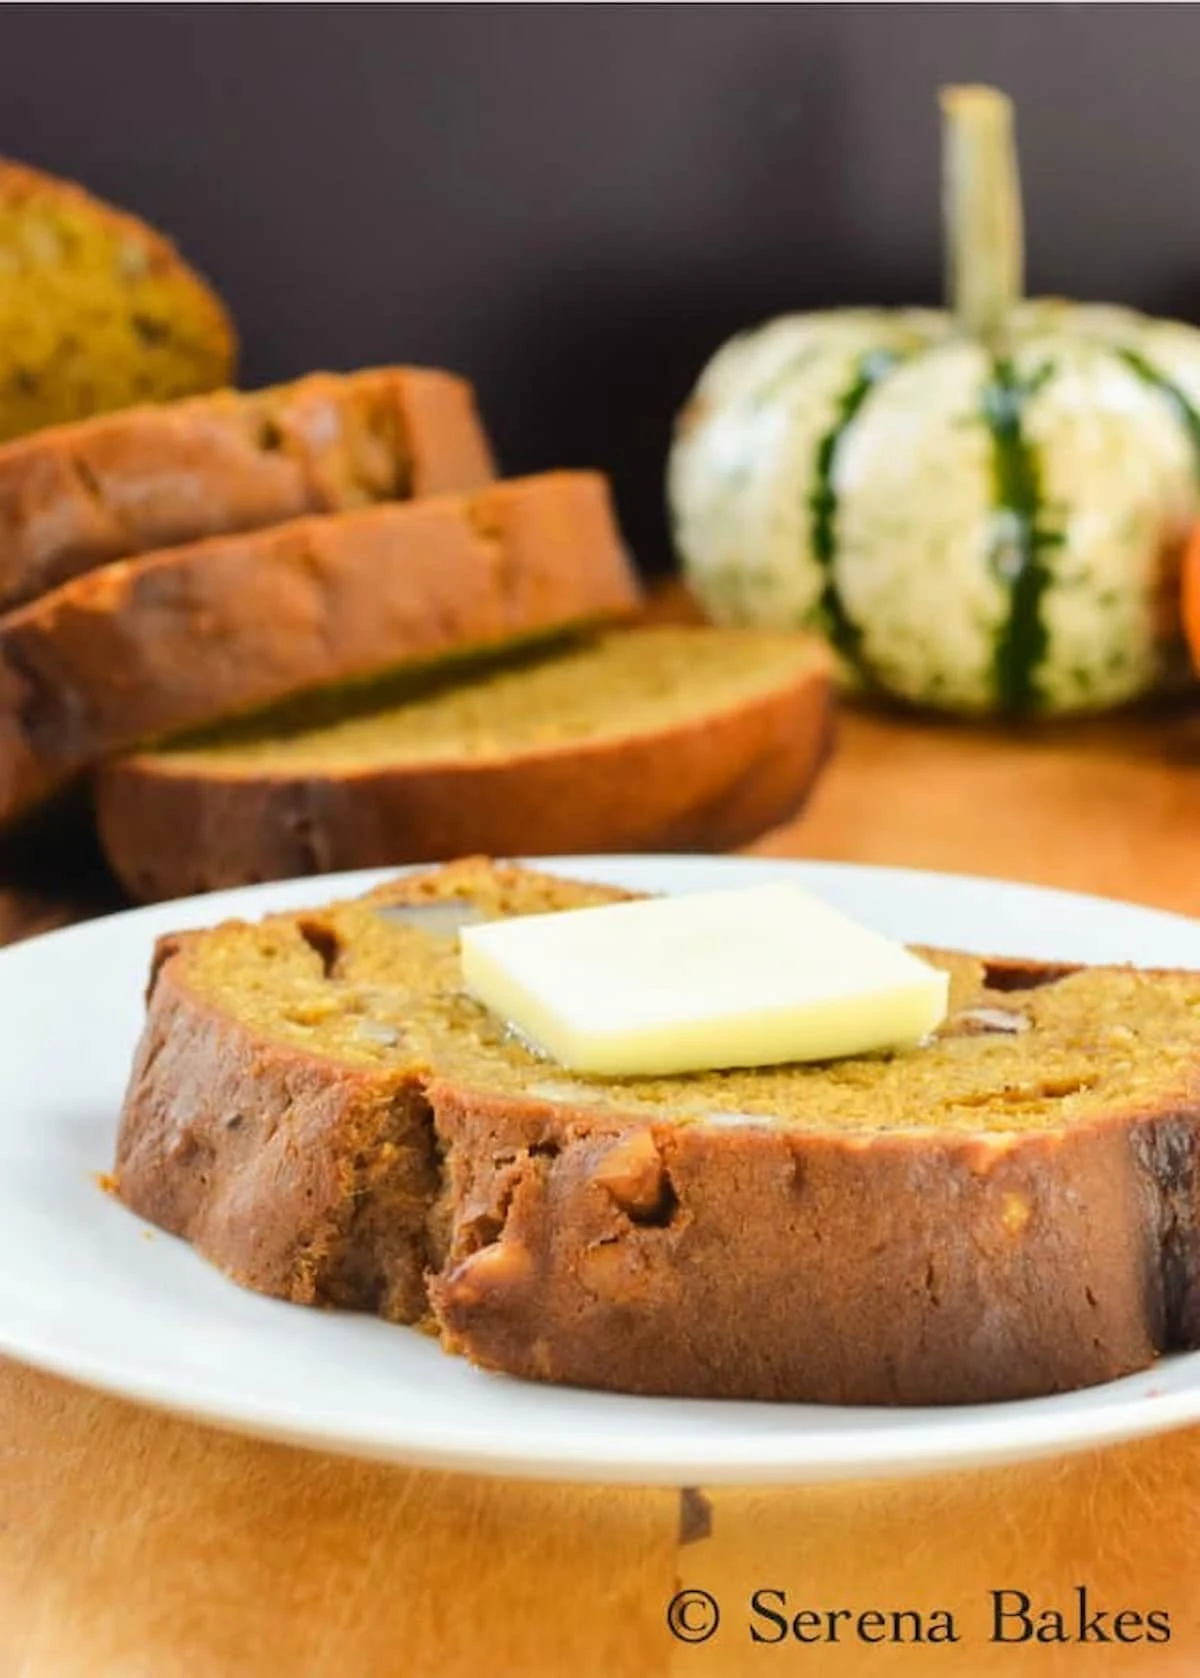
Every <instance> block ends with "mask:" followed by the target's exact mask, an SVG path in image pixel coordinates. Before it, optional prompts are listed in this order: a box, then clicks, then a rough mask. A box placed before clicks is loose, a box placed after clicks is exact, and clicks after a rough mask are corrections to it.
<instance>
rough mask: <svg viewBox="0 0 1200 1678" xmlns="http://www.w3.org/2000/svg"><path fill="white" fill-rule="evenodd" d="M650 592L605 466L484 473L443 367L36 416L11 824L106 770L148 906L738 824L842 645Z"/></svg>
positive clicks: (26, 507) (11, 690)
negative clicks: (47, 422)
mask: <svg viewBox="0 0 1200 1678" xmlns="http://www.w3.org/2000/svg"><path fill="white" fill-rule="evenodd" d="M640 606H641V591H640V588H639V584H638V581H637V575H636V572H635V570H634V568H633V566H632V564H631V561H630V559H629V556H628V554H627V553H626V551H625V548H624V545H623V543H622V540H621V537H620V533H619V530H618V528H617V524H616V521H615V518H614V514H613V508H612V503H611V499H610V495H609V491H608V487H607V485H606V483H605V481H604V479H603V478H602V477H600V476H599V475H597V474H595V473H591V472H575V471H570V472H567V471H563V472H549V473H544V474H541V475H538V476H534V477H527V478H520V479H511V480H507V481H503V482H497V481H495V476H494V466H493V459H492V453H491V450H490V447H489V444H488V440H487V437H486V434H485V432H484V430H483V427H482V425H481V422H480V420H479V417H478V414H477V412H476V407H475V402H474V397H473V394H472V391H471V389H470V387H469V385H467V384H466V383H465V382H464V381H463V380H461V379H459V378H457V377H455V376H453V375H451V374H448V373H443V372H439V371H435V370H428V369H417V368H385V369H376V370H370V371H365V372H360V373H353V374H342V375H338V374H314V375H311V376H310V377H308V378H305V379H302V380H300V381H298V382H297V383H295V384H292V385H289V386H284V387H280V388H278V389H273V390H266V391H259V392H253V393H243V392H235V391H222V392H218V393H216V394H214V395H208V396H200V397H194V398H190V399H187V400H183V401H179V402H175V403H168V404H161V405H158V406H152V407H142V408H135V409H129V410H125V411H122V412H117V413H113V414H108V415H105V416H102V417H98V418H93V419H90V420H85V421H81V422H79V423H76V424H72V425H68V426H59V427H54V428H49V429H44V430H42V431H38V432H34V433H32V434H30V435H29V436H26V437H23V438H21V439H19V440H17V441H14V442H11V443H9V444H7V445H5V446H3V447H0V824H6V823H13V822H15V821H17V820H19V819H20V818H22V817H23V816H24V815H25V814H26V813H27V812H29V811H31V810H33V809H35V808H37V807H38V806H40V805H43V804H45V803H46V802H47V801H49V800H52V799H53V798H54V796H55V795H56V794H57V793H59V792H60V791H61V790H63V789H65V788H67V787H68V786H70V785H71V784H72V783H74V782H76V781H78V780H80V779H82V778H84V777H90V778H91V779H92V783H93V786H94V789H95V797H96V806H97V812H98V818H99V825H100V832H101V837H102V840H103V843H104V847H105V850H106V853H107V855H108V857H109V860H110V862H111V864H112V866H113V868H114V870H115V871H116V873H117V874H118V875H119V876H120V878H121V879H122V880H123V881H124V883H125V884H126V886H127V887H128V888H129V889H130V890H131V892H132V893H133V894H134V895H136V896H138V897H143V898H149V897H163V896H173V895H177V894H179V893H181V892H185V891H193V890H206V889H210V888H212V887H216V886H223V885H232V884H237V883H242V882H244V881H249V880H258V879H264V878H276V877H281V876H284V875H289V874H294V873H299V872H311V871H315V870H320V871H325V870H330V869H337V868H342V867H349V866H366V865H370V864H375V863H380V864H383V863H392V862H405V861H418V860H427V859H433V858H437V857H441V856H446V855H453V854H456V853H458V852H461V851H467V850H481V849H482V850H489V851H497V852H504V853H511V852H525V853H529V854H546V853H547V852H550V851H554V850H574V851H586V850H612V849H637V848H640V849H647V848H713V847H728V846H732V845H736V844H740V843H744V842H746V841H747V840H749V839H751V838H753V837H755V836H756V835H757V834H758V833H760V832H762V831H764V830H765V829H766V828H768V827H770V826H772V825H774V824H775V823H777V822H779V821H781V820H783V819H785V818H786V817H787V816H788V815H790V814H791V813H792V811H794V810H795V809H796V808H797V807H798V805H799V804H800V802H801V801H802V799H803V797H804V795H805V793H806V792H807V790H808V787H809V785H810V784H811V781H812V779H813V777H814V775H815V773H816V770H817V768H818V767H819V764H820V762H821V759H822V756H823V752H824V746H825V742H826V737H827V721H828V707H829V688H830V684H829V676H828V669H827V664H826V661H825V658H824V656H823V655H822V654H821V652H820V651H819V649H818V648H817V647H816V646H815V645H814V644H813V643H811V642H810V641H809V640H808V639H806V638H804V637H794V636H788V635H784V636H777V635H773V636H763V635H757V634H753V633H749V634H735V633H731V632H722V631H717V630H714V629H706V628H700V627H693V628H680V627H676V628H665V627H660V628H652V627H640V628H639V627H624V625H625V624H627V623H628V622H629V621H630V620H633V619H635V618H636V616H637V614H638V612H639V609H640Z"/></svg>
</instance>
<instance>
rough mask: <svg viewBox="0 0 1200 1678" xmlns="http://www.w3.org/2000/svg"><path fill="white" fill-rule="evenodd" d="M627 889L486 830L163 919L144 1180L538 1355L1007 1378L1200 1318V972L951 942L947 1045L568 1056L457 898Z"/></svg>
mask: <svg viewBox="0 0 1200 1678" xmlns="http://www.w3.org/2000/svg"><path fill="white" fill-rule="evenodd" d="M622 895H623V894H621V893H619V892H613V891H608V890H606V889H604V888H601V887H596V886H587V885H576V884H572V883H568V882H565V881H562V880H559V879H556V878H548V877H544V876H541V875H538V874H536V873H532V872H528V871H525V870H522V869H517V868H505V867H497V866H494V865H490V864H488V863H486V862H483V861H467V862H464V863H459V864H455V865H452V866H450V867H448V868H443V869H439V870H437V871H434V872H430V873H426V874H422V875H416V876H410V877H408V878H405V879H400V880H398V881H395V882H392V883H390V884H388V885H386V886H385V887H383V888H382V889H380V890H378V891H376V892H374V893H373V894H371V895H370V896H368V897H366V898H364V899H360V900H358V901H355V902H349V903H340V904H335V905H333V906H332V907H330V908H328V909H326V910H323V911H312V910H310V911H306V912H304V913H299V914H292V915H275V916H272V917H270V918H269V919H267V920H265V921H263V922H262V923H261V924H259V925H248V924H244V923H239V922H231V923H227V924H226V925H224V926H221V927H219V928H217V929H215V930H213V931H209V932H199V933H187V934H183V935H181V936H179V937H175V938H168V939H165V940H163V941H162V942H161V943H160V945H159V948H158V951H157V953H156V957H155V963H154V976H153V979H152V982H151V989H150V996H149V1003H148V1015H147V1020H146V1025H145V1031H144V1035H143V1038H142V1042H141V1044H140V1047H139V1048H138V1051H137V1055H136V1059H135V1064H134V1067H133V1072H132V1076H131V1081H130V1084H129V1088H128V1094H127V1098H126V1102H125V1107H124V1113H123V1117H122V1123H121V1128H120V1134H119V1139H118V1144H117V1152H116V1163H115V1177H114V1186H115V1190H116V1192H117V1194H118V1195H119V1196H120V1198H121V1199H122V1200H123V1201H124V1202H125V1204H126V1205H128V1206H129V1207H131V1208H132V1209H133V1210H134V1211H135V1212H138V1213H140V1214H141V1215H142V1216H144V1217H147V1218H149V1219H150V1220H152V1221H153V1222H154V1223H156V1224H159V1225H160V1226H161V1227H163V1228H164V1229H167V1230H170V1231H172V1232H174V1233H175V1234H178V1235H181V1236H183V1237H184V1238H186V1239H187V1240H189V1241H191V1242H193V1243H194V1244H195V1246H196V1247H197V1249H198V1250H199V1251H200V1252H202V1253H204V1254H205V1255H206V1256H207V1257H208V1258H209V1259H210V1260H211V1261H212V1262H213V1263H215V1264H217V1265H218V1266H220V1267H221V1268H222V1269H223V1270H225V1271H226V1272H227V1273H228V1274H229V1275H230V1276H232V1277H233V1278H235V1279H236V1280H237V1281H239V1282H241V1283H242V1284H244V1285H245V1286H248V1287H252V1288H256V1289H259V1290H261V1291H263V1292H267V1293H270V1294H274V1295H277V1296H279V1297H281V1298H284V1299H290V1300H295V1301H299V1302H303V1303H308V1304H324V1305H337V1306H344V1307H352V1308H356V1309H361V1310H367V1311H374V1312H377V1313H379V1314H381V1315H382V1316H384V1317H387V1318H390V1319H391V1320H393V1321H396V1322H418V1321H426V1322H428V1323H430V1324H431V1325H432V1326H434V1327H436V1328H437V1330H438V1331H439V1332H440V1334H441V1335H442V1338H443V1341H444V1344H445V1345H446V1346H447V1347H448V1348H450V1349H452V1350H456V1351H460V1352H464V1353H466V1354H467V1355H468V1356H469V1357H470V1358H472V1359H473V1360H474V1361H476V1362H478V1363H479V1364H482V1365H483V1366H485V1367H487V1368H491V1369H499V1370H503V1371H506V1372H508V1373H510V1374H513V1375H518V1376H524V1377H529V1378H534V1379H539V1380H545V1381H554V1382H563V1383H572V1384H579V1385H584V1386H594V1387H607V1388H613V1389H617V1390H621V1391H628V1392H638V1393H668V1394H682V1395H695V1396H702V1397H727V1398H741V1399H755V1398H757V1399H788V1400H812V1401H818V1402H835V1403H850V1404H929V1403H951V1402H983V1401H988V1400H996V1399H1011V1398H1019V1397H1025V1396H1030V1395H1034V1394H1044V1393H1051V1392H1055V1391H1060V1390H1064V1389H1071V1388H1076V1387H1083V1386H1087V1385H1089V1384H1093V1383H1096V1382H1101V1381H1105V1380H1108V1379H1111V1378H1113V1377H1116V1376H1120V1375H1125V1374H1128V1373H1130V1372H1132V1371H1135V1370H1139V1369H1142V1368H1145V1367H1146V1366H1147V1365H1149V1364H1150V1363H1151V1362H1152V1361H1153V1359H1154V1358H1155V1356H1156V1354H1157V1353H1158V1352H1160V1351H1163V1350H1167V1349H1171V1348H1177V1347H1191V1346H1195V1345H1197V1343H1198V1341H1200V1311H1198V1309H1197V1297H1198V1296H1197V1281H1198V1278H1200V1231H1198V1229H1197V1211H1196V1209H1197V1197H1196V1194H1195V1180H1194V1175H1195V1160H1196V1157H1197V1143H1198V1140H1200V1095H1198V1088H1200V1086H1198V1080H1197V1066H1198V1064H1200V975H1197V974H1190V973H1153V972H1141V971H1137V970H1133V969H1128V968H1091V969H1088V968H1081V969H1072V968H1068V967H1065V966H1038V965H1035V964H1022V963H1016V962H1011V961H1002V962H988V961H984V960H980V959H976V958H973V957H964V956H950V955H946V954H941V953H938V952H933V951H929V952H924V953H925V954H926V956H927V959H930V960H932V961H934V962H935V963H938V964H939V965H943V966H945V967H947V968H948V969H949V971H950V973H951V977H952V984H951V1012H950V1016H949V1018H948V1020H947V1022H946V1024H945V1025H944V1027H943V1028H942V1029H941V1030H940V1031H939V1032H938V1033H937V1034H936V1036H935V1037H934V1038H933V1039H932V1040H931V1041H929V1042H927V1043H926V1044H925V1045H923V1046H921V1047H918V1048H915V1049H911V1050H906V1051H902V1052H897V1053H893V1054H888V1055H877V1056H872V1057H862V1058H858V1059H854V1060H847V1061H843V1062H838V1063H835V1064H827V1065H815V1066H787V1067H774V1068H770V1069H764V1070H761V1071H755V1070H745V1071H737V1072H726V1073H709V1074H696V1075H690V1076H686V1077H674V1078H663V1079H631V1080H623V1081H603V1080H598V1079H590V1078H587V1077H582V1076H579V1075H576V1074H567V1073H564V1072H563V1071H561V1070H560V1069H557V1068H556V1067H554V1066H553V1065H551V1064H548V1063H547V1062H545V1061H544V1060H541V1059H538V1058H536V1057H535V1056H534V1055H533V1054H532V1053H530V1052H529V1051H528V1050H526V1049H525V1048H524V1047H523V1046H522V1043H521V1042H520V1041H519V1040H518V1039H517V1038H515V1037H514V1036H513V1035H512V1034H511V1033H509V1032H508V1031H507V1030H506V1029H505V1026H504V1023H503V1022H502V1021H500V1020H497V1019H496V1018H494V1017H493V1016H491V1015H490V1014H489V1013H488V1012H487V1011H486V1010H485V1009H483V1008H482V1007H480V1006H479V1005H478V1004H476V1003H475V1002H474V1001H473V1000H471V999H470V998H469V997H468V996H466V995H465V994H464V992H463V990H462V984H461V977H460V970H459V960H458V952H457V940H456V934H457V930H458V928H459V927H460V926H461V925H462V924H463V922H464V921H465V920H471V919H477V918H481V917H482V918H491V917H496V916H507V915H518V914H528V913H547V912H554V911H557V910H562V909H568V908H573V907H578V906H582V905H585V904H594V903H599V902H604V901H608V900H612V899H616V898H619V897H620V896H622Z"/></svg>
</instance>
